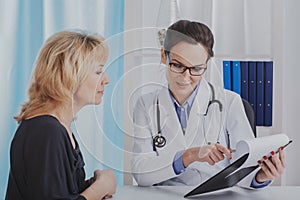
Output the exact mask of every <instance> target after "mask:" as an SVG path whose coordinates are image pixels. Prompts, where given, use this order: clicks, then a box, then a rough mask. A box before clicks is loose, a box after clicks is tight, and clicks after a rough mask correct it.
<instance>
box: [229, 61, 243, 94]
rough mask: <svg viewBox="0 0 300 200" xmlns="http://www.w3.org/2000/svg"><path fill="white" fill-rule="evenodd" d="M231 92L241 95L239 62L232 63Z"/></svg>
mask: <svg viewBox="0 0 300 200" xmlns="http://www.w3.org/2000/svg"><path fill="white" fill-rule="evenodd" d="M231 71H232V79H231V80H232V91H234V92H235V93H237V94H241V65H240V61H232V66H231Z"/></svg>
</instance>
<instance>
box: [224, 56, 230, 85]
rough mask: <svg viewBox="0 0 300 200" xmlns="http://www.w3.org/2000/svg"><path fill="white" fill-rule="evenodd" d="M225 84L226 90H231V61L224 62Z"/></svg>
mask: <svg viewBox="0 0 300 200" xmlns="http://www.w3.org/2000/svg"><path fill="white" fill-rule="evenodd" d="M223 82H224V88H225V89H227V90H231V63H230V61H229V60H224V61H223Z"/></svg>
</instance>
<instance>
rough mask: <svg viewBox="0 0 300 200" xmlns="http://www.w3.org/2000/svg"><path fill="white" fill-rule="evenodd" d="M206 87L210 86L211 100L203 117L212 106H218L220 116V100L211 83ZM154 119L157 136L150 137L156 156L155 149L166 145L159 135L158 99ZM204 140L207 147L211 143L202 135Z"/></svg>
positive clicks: (221, 105)
mask: <svg viewBox="0 0 300 200" xmlns="http://www.w3.org/2000/svg"><path fill="white" fill-rule="evenodd" d="M208 85H209V86H210V89H211V100H210V101H209V102H208V105H207V108H206V112H205V114H204V117H206V116H207V113H208V110H209V107H210V106H211V105H212V104H218V108H219V109H218V110H219V112H220V115H221V116H222V111H223V104H222V103H221V101H220V100H218V99H216V97H215V90H214V87H213V85H212V84H211V83H209V82H208ZM156 119H157V134H156V136H154V137H152V146H153V151H155V152H156V154H157V155H158V152H157V149H156V148H162V147H164V146H165V145H166V143H167V141H166V138H165V137H164V136H163V135H162V133H161V127H160V110H159V101H158V98H157V100H156ZM203 124H204V123H203ZM221 124H222V122H221V120H220V127H219V129H220V130H219V133H218V138H217V143H219V137H220V133H221ZM203 126H204V125H203ZM203 126H202V127H203ZM203 129H204V127H203ZM203 133H204V131H203ZM204 138H205V140H206V143H207V144H208V145H210V144H211V142H207V139H206V135H205V133H204Z"/></svg>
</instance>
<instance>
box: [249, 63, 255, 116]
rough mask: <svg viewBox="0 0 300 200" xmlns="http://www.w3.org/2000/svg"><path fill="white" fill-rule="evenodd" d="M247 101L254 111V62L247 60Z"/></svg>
mask: <svg viewBox="0 0 300 200" xmlns="http://www.w3.org/2000/svg"><path fill="white" fill-rule="evenodd" d="M249 103H250V105H251V106H252V107H253V110H254V112H255V113H256V62H255V61H249Z"/></svg>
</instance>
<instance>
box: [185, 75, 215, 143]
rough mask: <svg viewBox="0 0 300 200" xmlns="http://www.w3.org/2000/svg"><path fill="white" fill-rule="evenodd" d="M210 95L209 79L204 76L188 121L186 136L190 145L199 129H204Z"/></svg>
mask: <svg viewBox="0 0 300 200" xmlns="http://www.w3.org/2000/svg"><path fill="white" fill-rule="evenodd" d="M210 97H211V91H210V89H209V85H208V83H207V81H206V80H205V79H204V78H202V80H201V83H200V86H199V89H198V93H197V95H196V97H195V100H194V102H193V105H192V108H191V111H190V115H189V119H188V122H187V129H186V133H185V138H186V142H187V145H188V146H190V145H191V144H192V142H193V141H194V139H195V138H196V134H199V131H198V130H199V129H200V130H202V123H203V121H202V119H203V116H204V114H205V113H206V109H207V106H208V103H209V100H210Z"/></svg>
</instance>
